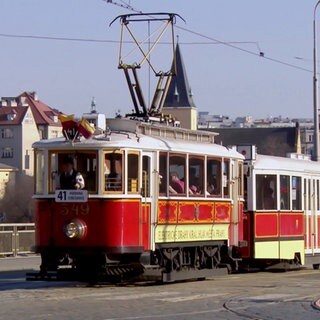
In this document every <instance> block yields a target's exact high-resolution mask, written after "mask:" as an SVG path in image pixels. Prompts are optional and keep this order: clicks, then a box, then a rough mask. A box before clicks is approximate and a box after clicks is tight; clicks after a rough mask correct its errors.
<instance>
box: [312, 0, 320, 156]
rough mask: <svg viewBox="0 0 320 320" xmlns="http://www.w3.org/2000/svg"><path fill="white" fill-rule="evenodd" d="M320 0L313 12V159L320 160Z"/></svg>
mask: <svg viewBox="0 0 320 320" xmlns="http://www.w3.org/2000/svg"><path fill="white" fill-rule="evenodd" d="M319 4H320V0H318V2H317V3H316V5H315V7H314V12H313V108H314V110H313V111H314V119H313V120H314V142H313V160H314V161H319V108H318V70H317V69H318V57H317V21H316V13H317V7H318V5H319Z"/></svg>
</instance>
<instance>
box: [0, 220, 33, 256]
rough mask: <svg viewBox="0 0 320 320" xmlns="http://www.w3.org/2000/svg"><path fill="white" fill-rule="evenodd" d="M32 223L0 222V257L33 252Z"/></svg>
mask: <svg viewBox="0 0 320 320" xmlns="http://www.w3.org/2000/svg"><path fill="white" fill-rule="evenodd" d="M34 245H35V226H34V223H0V257H2V256H8V255H13V256H17V255H19V254H27V253H33V252H34Z"/></svg>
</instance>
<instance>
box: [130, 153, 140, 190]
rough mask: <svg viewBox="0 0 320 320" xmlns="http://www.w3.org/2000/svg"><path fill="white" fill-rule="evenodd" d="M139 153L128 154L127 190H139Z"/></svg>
mask: <svg viewBox="0 0 320 320" xmlns="http://www.w3.org/2000/svg"><path fill="white" fill-rule="evenodd" d="M138 177H139V153H137V152H135V153H131V152H130V153H129V154H128V192H130V193H138V192H139V179H138Z"/></svg>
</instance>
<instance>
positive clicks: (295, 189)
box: [291, 177, 302, 210]
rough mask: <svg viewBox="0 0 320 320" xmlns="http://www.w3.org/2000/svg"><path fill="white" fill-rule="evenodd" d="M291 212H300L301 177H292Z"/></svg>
mask: <svg viewBox="0 0 320 320" xmlns="http://www.w3.org/2000/svg"><path fill="white" fill-rule="evenodd" d="M291 194H292V210H301V209H302V205H301V204H302V201H301V196H302V192H301V177H292V181H291Z"/></svg>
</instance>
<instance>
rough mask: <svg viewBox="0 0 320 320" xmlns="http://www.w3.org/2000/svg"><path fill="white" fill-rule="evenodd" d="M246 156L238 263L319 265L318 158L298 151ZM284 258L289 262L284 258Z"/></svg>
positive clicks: (248, 149) (247, 150) (248, 151)
mask: <svg viewBox="0 0 320 320" xmlns="http://www.w3.org/2000/svg"><path fill="white" fill-rule="evenodd" d="M238 151H239V152H240V153H242V154H243V155H244V156H245V158H246V159H245V162H244V181H245V182H244V185H245V200H246V201H245V208H244V216H243V217H244V223H243V226H244V229H243V234H244V240H245V241H247V245H246V246H244V247H242V248H240V250H241V253H242V254H241V257H242V263H243V264H246V263H247V265H250V266H253V265H255V266H260V267H266V266H270V267H272V268H274V267H275V266H276V265H278V266H279V267H280V268H288V267H290V266H293V267H294V266H295V265H304V264H308V265H313V267H314V268H315V269H318V268H319V265H320V163H319V162H316V161H311V160H310V158H309V157H308V156H306V155H302V154H288V156H287V157H275V156H268V155H260V154H257V153H256V148H255V146H248V145H247V146H238ZM288 263H289V264H288Z"/></svg>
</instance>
